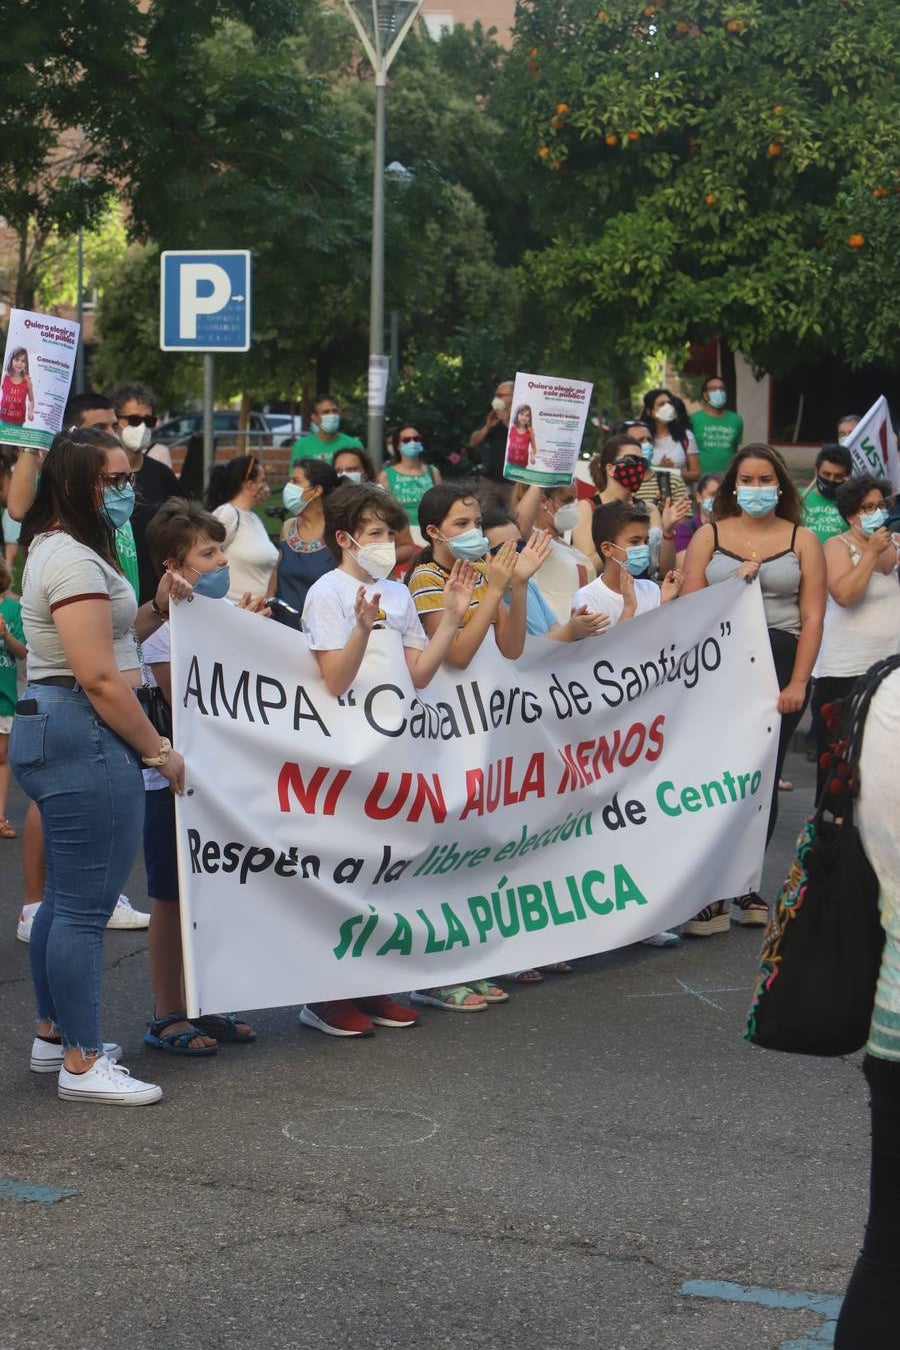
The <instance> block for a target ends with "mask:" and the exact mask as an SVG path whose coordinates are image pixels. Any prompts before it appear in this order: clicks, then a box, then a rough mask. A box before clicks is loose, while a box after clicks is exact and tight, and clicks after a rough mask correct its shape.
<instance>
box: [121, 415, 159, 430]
mask: <svg viewBox="0 0 900 1350" xmlns="http://www.w3.org/2000/svg"><path fill="white" fill-rule="evenodd" d="M158 421H159V418H158V417H154V416H153V414H152V413H147V414H144V413H119V422H120V424H121V423H122V422H124V423H125V424H126V425H127V426H129V427H139V426H146V427H149V428H150V430H151V431H152V430H153V428H154V427H155V426H156V424H157V422H158Z"/></svg>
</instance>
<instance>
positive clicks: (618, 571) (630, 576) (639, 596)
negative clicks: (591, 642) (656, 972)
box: [572, 501, 684, 947]
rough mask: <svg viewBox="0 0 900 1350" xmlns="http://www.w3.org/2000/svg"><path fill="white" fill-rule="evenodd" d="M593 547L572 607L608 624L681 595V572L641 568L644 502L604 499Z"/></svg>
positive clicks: (661, 936) (672, 939) (648, 942)
mask: <svg viewBox="0 0 900 1350" xmlns="http://www.w3.org/2000/svg"><path fill="white" fill-rule="evenodd" d="M591 535H592V537H593V540H594V548H595V549H596V550H597V553H598V555H599V557H600V560H601V562H602V563H603V572H602V574H601V575H600V576H599V577H597V580H596V581H591V582H589V583H588V584H587V586H582V588H581V590H580V591H577V592H576V593H575V596H574V598H573V600H572V608H573V610H576V609H581V608H582V607H586V608H587V609H589V610H590V611H591V612H592V613H593V614H607V615H609V621H610V623H611V624H615V623H624V621H625V620H626V619H633V618H634V617H635V615H636V614H646V613H647V611H648V610H651V609H657V608H658V607H659V605H661V604H663V605H665V604H667V603H668V601H669V600H674V599H675V597H676V596H678V595H680V593H681V588H682V586H683V585H684V577H683V576H682V574H681V573H680V572H667V573H666V575H665V577H664V579H663V583H662V585H661V586H657V584H656V582H655V581H650V580H649V578H647V577H646V576H645V575H644V574H645V573H646V572H647V571H648V570H649V568H650V543H649V540H650V512H649V510H648V509H647V507H646V506H645V505H644V503H643V502H638V501H635V502H625V501H621V502H608V503H607V504H606V505H605V506H598V507H597V509H596V511H595V512H594V515H593V517H592V519H591ZM680 941H681V939H680V937H679V936H678V934H677V933H675V932H672V931H671V930H669V929H664V930H663V931H662V932H661V933H654V934H653V935H652V936H651V937H648V938H644V940H643V943H644V946H645V947H675V946H677V945H678V943H679V942H680Z"/></svg>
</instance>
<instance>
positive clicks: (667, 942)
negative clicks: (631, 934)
mask: <svg viewBox="0 0 900 1350" xmlns="http://www.w3.org/2000/svg"><path fill="white" fill-rule="evenodd" d="M680 943H681V938H680V937H679V936H678V934H677V933H673V932H672V930H671V929H670V928H664V929H663V930H662V932H661V933H651V935H650V937H648V938H641V946H642V947H677V946H679V944H680Z"/></svg>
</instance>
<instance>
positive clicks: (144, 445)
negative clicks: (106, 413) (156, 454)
mask: <svg viewBox="0 0 900 1350" xmlns="http://www.w3.org/2000/svg"><path fill="white" fill-rule="evenodd" d="M119 436H120V437H121V440H122V444H123V445H124V447H125V449H126V450H130V451H131V453H132V454H133V455H134V454H138V453H141V452H143V451H144V450H148V449H149V448H150V442H151V440H152V439H153V433H152V432H151V430H150V428H149V427H148V426H147V423H146V422H141V424H140V426H137V427H131V426H129V425H128V423H127V422H126V424H125V426H123V427H122V428H121V429H120V431H119Z"/></svg>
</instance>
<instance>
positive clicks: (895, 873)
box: [859, 671, 900, 1063]
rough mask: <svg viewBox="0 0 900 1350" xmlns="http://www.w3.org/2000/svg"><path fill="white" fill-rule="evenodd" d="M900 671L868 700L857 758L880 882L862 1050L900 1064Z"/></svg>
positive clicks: (862, 813)
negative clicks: (878, 945)
mask: <svg viewBox="0 0 900 1350" xmlns="http://www.w3.org/2000/svg"><path fill="white" fill-rule="evenodd" d="M898 746H900V671H894V672H893V674H891V675H888V676H887V678H886V679H885V680H883V681H882V684H881V686H880V687H879V689H878V690H877V691H876V693H875V695H874V696H873V698H872V702H871V705H870V707H869V712H868V716H867V718H866V727H865V732H864V734H863V744H862V753H861V754H860V760H859V781H860V793H859V831H860V834H861V836H862V841H863V845H864V847H865V850H866V853H867V854H868V857H869V861H870V862H871V864H872V866H873V868H874V869H875V874H876V876H877V877H878V880H879V882H880V883H881V922H882V925H883V927H884V931H885V943H884V955H883V956H882V958H881V971H880V973H879V976H878V986H877V988H876V990H875V1008H874V1010H873V1012H872V1025H871V1027H870V1029H869V1041H868V1045H867V1046H866V1049H867V1050H868V1052H869V1054H870V1055H875V1056H876V1057H877V1058H878V1059H890V1060H894V1061H896V1062H898V1063H900V833H898V831H897V826H896V820H897V818H896V805H895V804H896V789H897V748H898Z"/></svg>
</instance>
